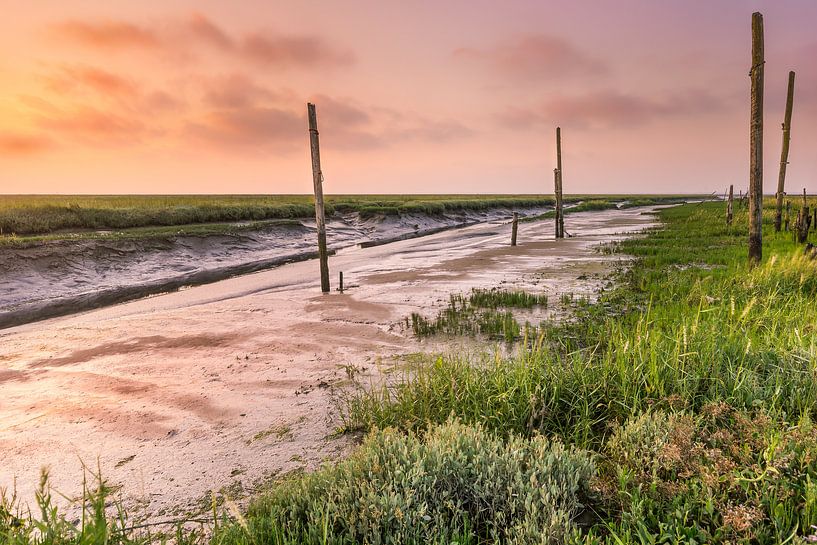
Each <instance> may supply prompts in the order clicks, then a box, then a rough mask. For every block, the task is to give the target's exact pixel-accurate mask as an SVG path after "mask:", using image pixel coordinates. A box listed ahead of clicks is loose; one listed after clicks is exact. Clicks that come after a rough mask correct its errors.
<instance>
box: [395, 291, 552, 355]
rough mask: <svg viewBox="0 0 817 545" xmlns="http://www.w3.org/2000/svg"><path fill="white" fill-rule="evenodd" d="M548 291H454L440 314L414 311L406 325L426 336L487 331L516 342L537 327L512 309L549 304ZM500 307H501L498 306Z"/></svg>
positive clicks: (495, 336) (471, 334)
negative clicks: (460, 292) (429, 317)
mask: <svg viewBox="0 0 817 545" xmlns="http://www.w3.org/2000/svg"><path fill="white" fill-rule="evenodd" d="M547 304H548V297H547V295H545V294H531V293H527V292H524V291H519V290H516V291H511V290H503V289H473V290H471V293H470V294H469V295H468V296H464V295H461V294H453V295H451V296H450V298H449V301H448V306H447V307H446V308H444V309H443V310H441V311H440V312H439V313H438V314H437V317H436V318H434V319H433V320H429V319H428V318H426V317H424V316H423V315H422V314H419V313H417V312H414V313H412V314H411V317H410V320H411V321H410V322H409V318H406V327H407V328H408V327H411V330H412V331H413V332H414V335H415V336H417V337H419V338H423V337H430V336H433V335H440V334H443V335H449V336H454V335H468V336H475V335H483V336H485V337H487V338H489V339H501V340H504V341H506V342H513V341H515V340H517V339H519V338H520V337H521V336H522V334H523V333H524V334H525V335H526V336H531V337H534V336H536V327H535V326H532V325H531V324H530V323H529V322H525V323H524V324H520V323H519V322H518V321H517V319H516V317H515V316H514V314H513V312H512V311H510V310H508V309H520V308H521V309H531V308H533V307H547ZM498 309H499V310H498Z"/></svg>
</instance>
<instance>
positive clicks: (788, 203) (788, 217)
mask: <svg viewBox="0 0 817 545" xmlns="http://www.w3.org/2000/svg"><path fill="white" fill-rule="evenodd" d="M790 223H791V201H790V200H788V199H786V231H788V230H789V224H790Z"/></svg>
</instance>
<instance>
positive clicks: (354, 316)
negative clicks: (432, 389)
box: [0, 208, 655, 514]
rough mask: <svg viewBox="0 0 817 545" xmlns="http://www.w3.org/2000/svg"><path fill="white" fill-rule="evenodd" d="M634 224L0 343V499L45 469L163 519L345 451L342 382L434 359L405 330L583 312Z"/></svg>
mask: <svg viewBox="0 0 817 545" xmlns="http://www.w3.org/2000/svg"><path fill="white" fill-rule="evenodd" d="M650 210H651V209H645V208H633V209H626V210H609V211H603V212H586V213H576V214H572V215H570V216H569V217H568V219H567V224H568V226H567V230H568V231H569V232H570V233H572V234H574V235H576V236H575V237H573V238H568V239H563V240H558V241H557V240H554V238H553V224H552V221H537V222H531V223H523V224H520V229H519V246H516V247H511V246H510V245H509V240H510V225H508V224H506V223H499V222H491V223H485V224H480V225H475V226H471V227H466V228H462V229H457V230H451V231H444V232H440V233H437V234H434V235H430V236H426V237H422V238H417V239H411V240H403V241H399V242H394V243H390V244H386V245H382V246H376V247H370V248H347V249H345V250H341V251H339V252H338V254H337V255H335V256H333V257H332V258H331V259H330V269H331V271H332V282H333V285H332V287H333V292H332V293H330V294H326V295H323V294H321V293H320V290H319V279H318V274H317V271H318V268H317V263H316V262H315V261H314V260H310V261H303V262H298V263H291V264H287V265H283V266H281V267H279V268H276V269H272V270H268V271H263V272H259V273H254V274H249V275H245V276H241V277H236V278H231V279H228V280H224V281H220V282H217V283H214V284H209V285H205V286H199V287H195V288H190V289H185V290H182V291H179V292H174V293H168V294H164V295H159V296H154V297H149V298H144V299H140V300H136V301H132V302H130V303H125V304H120V305H116V306H111V307H107V308H103V309H99V310H95V311H91V312H86V313H83V314H76V315H73V316H68V317H63V318H56V319H52V320H48V321H43V322H38V323H33V324H28V325H24V326H20V327H16V328H12V329H7V330H3V331H0V459H2V460H3V461H4V463H3V464H2V467H0V487H6V488H7V489H9V490H10V489H11V488H13V487H15V486H16V489H17V492H18V495H19V496H20V497H21V498H23V499H24V500H29V501H30V500H31V498H32V497H33V491H34V488H35V486H36V484H37V481H38V474H39V471H40V468H41V467H49V468H50V471H51V481H52V485H53V486H54V488H56V489H57V490H59V491H60V492H61V493H63V494H65V495H67V496H69V497H71V496H75V495H77V494H78V493H79V492H80V489H79V484H78V483H81V479H80V478H79V477H81V475H82V471H83V469H82V468H83V464H85V465H87V466H88V467H89V468H91V469H93V470H94V471H95V470H96V469H97V468H99V469H101V471H102V474H103V476H104V477H105V478H106V479H108V480H109V482H110V483H111V484H114V485H118V486H119V487H120V492H121V495H122V498H123V500H124V501H125V502H126V503H127V504H129V505H132V506H141V507H143V508H144V511H143V512H144V513H151V514H159V513H165V514H170V513H172V512H175V511H177V510H178V511H189V510H191V509H195V508H196V506H197V505H199V503H200V500H201V499H202V498H206V497H207V495H208V494H209V492H210V491H211V490H219V489H222V488H224V487H229V488H230V490H231V493H232V494H242V493H246V492H249V491H252V490H253V487H254V486H256V485H257V483H259V482H262V481H264V480H265V479H266V478H269V477H270V476H273V475H278V474H281V473H284V472H287V471H290V470H294V469H298V468H304V469H310V468H314V467H316V466H317V465H319V464H320V463H321V462H323V461H326V460H334V459H336V458H337V457H339V456H341V455H342V454H343V452H344V451H345V449H347V448H349V446H350V445H351V443H352V441H353V439H352V438H350V437H344V436H341V437H335V436H334V433H333V432H334V431H335V430H336V429H337V426H338V424H339V415H338V407H337V404H336V395H335V393H336V392H337V390H338V389H342V388H344V387H346V386H347V385H348V383H349V375H350V374H353V373H354V374H356V376H357V377H358V378H360V377H362V380H363V381H364V382H365V381H367V380H372V381H376V380H380V379H381V373H382V372H383V370H384V369H386V368H388V367H390V366H393V365H399V364H400V357H401V356H403V355H406V354H410V353H413V352H417V351H420V350H423V351H428V350H429V349H432V348H434V346H433V345H434V343H435V341H433V340H432V341H424V342H421V341H418V340H416V339H415V338H414V337H413V335H412V333H411V331H410V330H406V329H405V328H404V325H403V324H404V319H405V317H406V316H408V315H410V314H411V313H412V312H420V313H423V314H425V315H427V316H429V317H432V316H434V315H435V314H436V312H437V310H438V309H439V308H441V307H443V306H444V305H445V303H446V302H447V299H448V296H449V294H451V293H457V292H467V291H468V290H470V289H471V288H475V287H477V288H491V287H498V286H502V287H505V288H508V289H515V288H518V289H525V290H528V291H531V292H538V293H547V294H549V295H551V299H552V300H556V299H558V295H559V294H562V293H573V294H575V295H588V294H592V293H593V292H594V291H595V290H596V289H597V288H598V287H599V284H600V282H601V281H602V278H603V276H604V274H605V273H606V272H608V271H609V270H610V268H611V267H612V266H613V265H614V263H615V262H616V261H617V260H620V259H623V258H622V257H621V256H610V255H605V254H601V253H599V252H597V251H596V250H595V247H596V246H597V245H599V244H601V243H605V242H610V241H613V240H616V239H620V238H622V237H625V236H628V234H631V233H634V232H637V231H640V230H641V229H643V228H645V227H648V226H650V225H651V224H653V222H654V221H655V220H654V217H653V216H652V215H649V211H650ZM339 271H343V272H344V280H345V283H346V286H347V290H346V291H345V292H344V293H342V294H341V293H338V292H337V291H334V288H336V281H337V273H338V272H339ZM429 344H431V345H432V346H429ZM439 346H442V345H439ZM445 346H446V348H445V349H446V350H452V349H453V348H452V346H454V345H453V344H452V343H450V342H448V343H446V345H445ZM15 480H16V485H15Z"/></svg>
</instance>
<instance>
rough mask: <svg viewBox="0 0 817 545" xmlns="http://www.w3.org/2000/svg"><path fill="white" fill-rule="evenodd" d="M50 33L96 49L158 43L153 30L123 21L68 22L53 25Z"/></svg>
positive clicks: (136, 46)
mask: <svg viewBox="0 0 817 545" xmlns="http://www.w3.org/2000/svg"><path fill="white" fill-rule="evenodd" d="M52 32H53V34H54V35H55V36H57V37H59V38H63V39H65V40H67V41H70V42H74V43H77V44H80V45H83V46H87V47H92V48H98V49H108V48H134V47H135V48H146V47H147V48H153V47H157V46H158V45H159V43H160V40H159V37H158V35H157V34H156V32H155V31H154V30H152V29H148V28H144V27H140V26H138V25H134V24H132V23H127V22H124V21H97V22H86V21H77V20H70V21H65V22H62V23H59V24H56V25H54V26H53V27H52Z"/></svg>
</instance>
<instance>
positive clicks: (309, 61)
mask: <svg viewBox="0 0 817 545" xmlns="http://www.w3.org/2000/svg"><path fill="white" fill-rule="evenodd" d="M240 51H241V55H242V56H243V57H245V58H247V59H250V60H252V61H255V62H257V63H260V64H265V65H276V66H347V65H350V64H352V63H353V62H354V56H353V55H352V53H351V52H350V51H348V50H342V49H335V48H334V47H332V46H330V45H329V44H328V43H327V42H326V41H324V40H323V39H321V38H319V37H315V36H283V35H277V34H272V33H253V34H248V35H247V36H245V38H244V40H243V41H242V43H241V48H240Z"/></svg>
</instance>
